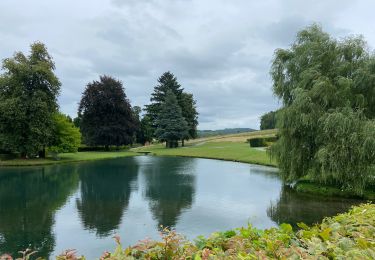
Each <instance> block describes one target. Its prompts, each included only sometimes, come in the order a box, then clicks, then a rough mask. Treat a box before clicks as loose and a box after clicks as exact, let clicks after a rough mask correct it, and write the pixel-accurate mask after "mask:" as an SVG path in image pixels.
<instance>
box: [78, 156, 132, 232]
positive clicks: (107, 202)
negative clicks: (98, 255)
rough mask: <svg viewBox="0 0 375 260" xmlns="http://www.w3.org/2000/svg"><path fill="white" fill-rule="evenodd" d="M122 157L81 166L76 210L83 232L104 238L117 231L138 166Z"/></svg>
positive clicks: (129, 159)
mask: <svg viewBox="0 0 375 260" xmlns="http://www.w3.org/2000/svg"><path fill="white" fill-rule="evenodd" d="M134 160H135V159H134V158H125V159H124V158H122V159H116V160H111V161H110V162H108V161H105V160H104V161H97V162H91V163H87V164H81V165H80V167H79V179H80V185H81V189H80V190H81V197H80V198H79V199H77V201H76V204H77V209H78V212H79V215H80V218H81V220H82V223H83V225H84V227H85V229H88V230H91V231H94V232H96V234H97V236H99V237H106V236H108V235H110V234H111V233H113V232H114V231H115V230H116V229H118V228H119V225H120V223H121V219H122V216H123V214H124V211H125V210H126V209H127V207H128V204H129V199H130V195H131V192H132V190H134V189H136V188H137V187H136V179H137V175H138V164H137V163H136V162H135V161H134Z"/></svg>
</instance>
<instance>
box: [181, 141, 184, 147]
mask: <svg viewBox="0 0 375 260" xmlns="http://www.w3.org/2000/svg"><path fill="white" fill-rule="evenodd" d="M181 146H182V147H184V146H185V140H184V139H182V140H181Z"/></svg>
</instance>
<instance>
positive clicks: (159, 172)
mask: <svg viewBox="0 0 375 260" xmlns="http://www.w3.org/2000/svg"><path fill="white" fill-rule="evenodd" d="M151 160H152V161H151V163H149V164H146V165H145V168H144V169H143V173H144V176H145V182H146V183H145V186H146V187H145V197H146V199H147V200H148V201H149V206H150V210H151V212H152V214H153V216H154V219H156V221H157V222H158V226H159V227H160V226H161V225H162V226H164V227H175V226H176V223H177V220H178V218H179V216H180V215H181V213H182V211H183V210H184V209H188V208H190V207H191V205H192V203H193V200H194V196H195V175H194V171H195V170H194V162H195V160H194V159H190V158H186V159H181V158H177V159H176V158H160V157H153V158H152V159H151Z"/></svg>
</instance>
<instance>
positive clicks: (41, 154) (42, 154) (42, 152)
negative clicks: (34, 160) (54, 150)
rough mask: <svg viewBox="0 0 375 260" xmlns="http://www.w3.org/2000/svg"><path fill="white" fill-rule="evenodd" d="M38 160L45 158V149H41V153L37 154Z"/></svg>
mask: <svg viewBox="0 0 375 260" xmlns="http://www.w3.org/2000/svg"><path fill="white" fill-rule="evenodd" d="M38 155H39V158H46V148H45V147H43V149H42V150H41V151H39V152H38Z"/></svg>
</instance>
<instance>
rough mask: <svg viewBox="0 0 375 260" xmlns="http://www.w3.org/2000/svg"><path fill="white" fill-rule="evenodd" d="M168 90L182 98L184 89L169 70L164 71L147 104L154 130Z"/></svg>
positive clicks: (178, 98)
mask: <svg viewBox="0 0 375 260" xmlns="http://www.w3.org/2000/svg"><path fill="white" fill-rule="evenodd" d="M168 90H170V91H172V92H173V94H174V95H175V96H176V97H177V100H180V99H181V95H182V93H183V89H182V88H181V85H180V84H179V83H178V81H177V78H176V77H175V76H174V75H173V74H172V73H171V72H169V71H167V72H165V73H163V75H161V76H160V78H159V79H158V84H157V85H156V86H155V87H154V92H153V93H152V94H151V99H150V101H151V104H149V105H147V106H146V111H147V115H148V117H149V118H150V119H151V121H152V124H153V127H154V130H155V129H156V127H157V126H156V120H157V118H158V115H159V113H160V111H161V106H162V103H163V102H164V100H165V97H166V95H167V92H168Z"/></svg>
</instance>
